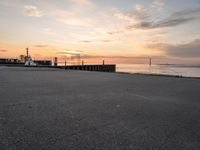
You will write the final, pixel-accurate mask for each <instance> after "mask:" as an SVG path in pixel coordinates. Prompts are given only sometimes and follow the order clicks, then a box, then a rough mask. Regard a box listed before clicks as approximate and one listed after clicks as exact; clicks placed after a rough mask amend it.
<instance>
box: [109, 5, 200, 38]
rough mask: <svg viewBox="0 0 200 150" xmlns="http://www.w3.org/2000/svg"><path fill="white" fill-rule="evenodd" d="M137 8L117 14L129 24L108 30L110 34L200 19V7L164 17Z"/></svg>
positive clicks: (168, 25)
mask: <svg viewBox="0 0 200 150" xmlns="http://www.w3.org/2000/svg"><path fill="white" fill-rule="evenodd" d="M136 10H138V11H133V12H129V13H127V12H125V13H122V12H120V13H118V14H117V15H115V16H116V17H118V18H119V19H121V20H124V21H125V22H127V25H126V26H124V27H123V28H121V29H117V30H113V31H108V32H107V33H108V34H110V35H114V34H120V33H124V32H131V31H134V30H152V29H161V28H172V27H176V26H179V25H183V24H186V23H189V22H191V21H194V20H198V19H200V8H193V9H191V8H190V9H185V10H181V11H177V12H174V13H172V14H170V15H169V16H168V17H162V18H161V17H158V18H154V16H151V15H150V14H148V11H147V10H146V9H145V8H143V7H142V6H140V5H138V6H136Z"/></svg>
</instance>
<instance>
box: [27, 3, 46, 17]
mask: <svg viewBox="0 0 200 150" xmlns="http://www.w3.org/2000/svg"><path fill="white" fill-rule="evenodd" d="M23 13H24V15H26V16H31V17H42V16H43V15H44V14H43V12H42V11H41V10H39V9H38V8H37V7H36V6H33V5H26V6H24V8H23Z"/></svg>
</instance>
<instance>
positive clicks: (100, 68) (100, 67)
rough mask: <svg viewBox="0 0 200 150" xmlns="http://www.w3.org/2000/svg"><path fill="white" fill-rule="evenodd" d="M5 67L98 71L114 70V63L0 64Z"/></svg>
mask: <svg viewBox="0 0 200 150" xmlns="http://www.w3.org/2000/svg"><path fill="white" fill-rule="evenodd" d="M0 66H7V67H32V68H58V69H66V70H83V71H99V72H116V65H115V64H110V65H109V64H106V65H71V66H44V65H37V66H25V65H24V64H0Z"/></svg>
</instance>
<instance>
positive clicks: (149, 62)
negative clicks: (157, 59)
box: [149, 58, 152, 66]
mask: <svg viewBox="0 0 200 150" xmlns="http://www.w3.org/2000/svg"><path fill="white" fill-rule="evenodd" d="M151 63H152V62H151V58H150V59H149V66H151Z"/></svg>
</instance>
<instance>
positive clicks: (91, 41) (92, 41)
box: [78, 40, 112, 43]
mask: <svg viewBox="0 0 200 150" xmlns="http://www.w3.org/2000/svg"><path fill="white" fill-rule="evenodd" d="M78 42H80V43H96V42H102V43H109V42H112V40H83V41H78Z"/></svg>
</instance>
